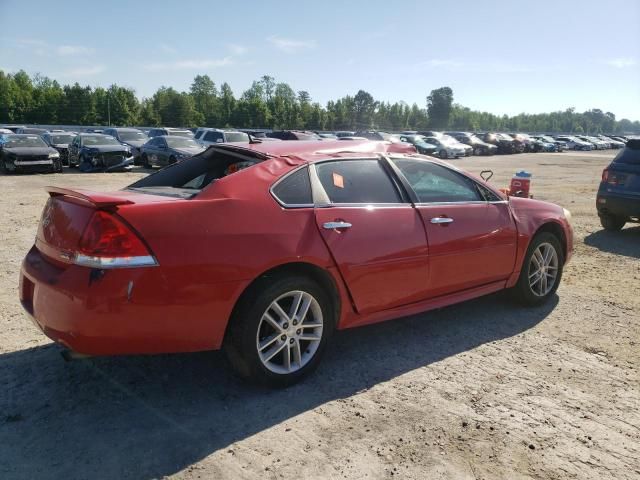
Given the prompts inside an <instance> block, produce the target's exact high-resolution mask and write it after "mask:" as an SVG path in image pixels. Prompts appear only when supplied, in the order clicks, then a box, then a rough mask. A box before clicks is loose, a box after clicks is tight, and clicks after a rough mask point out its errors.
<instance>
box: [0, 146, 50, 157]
mask: <svg viewBox="0 0 640 480" xmlns="http://www.w3.org/2000/svg"><path fill="white" fill-rule="evenodd" d="M4 151H5V152H7V153H12V154H14V155H17V156H22V155H48V154H50V153H58V151H57V150H56V149H55V148H51V147H13V148H10V147H5V148H4Z"/></svg>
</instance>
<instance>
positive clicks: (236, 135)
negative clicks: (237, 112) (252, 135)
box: [224, 132, 249, 142]
mask: <svg viewBox="0 0 640 480" xmlns="http://www.w3.org/2000/svg"><path fill="white" fill-rule="evenodd" d="M224 136H225V137H226V139H227V142H248V141H249V135H248V134H246V133H243V132H225V134H224Z"/></svg>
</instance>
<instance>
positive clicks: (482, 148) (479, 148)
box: [446, 132, 498, 155]
mask: <svg viewBox="0 0 640 480" xmlns="http://www.w3.org/2000/svg"><path fill="white" fill-rule="evenodd" d="M446 134H447V135H449V136H450V137H453V138H455V139H456V140H457V141H458V142H460V143H463V144H465V145H469V146H470V147H471V148H473V154H474V155H493V154H495V153H497V152H498V147H496V146H495V145H492V144H490V143H487V142H483V141H482V140H480V139H479V138H478V137H477V136H476V135H475V134H473V133H469V132H447V133H446Z"/></svg>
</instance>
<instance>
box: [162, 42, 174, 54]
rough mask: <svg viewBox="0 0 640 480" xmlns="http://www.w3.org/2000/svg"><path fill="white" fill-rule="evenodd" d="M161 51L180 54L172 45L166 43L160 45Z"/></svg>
mask: <svg viewBox="0 0 640 480" xmlns="http://www.w3.org/2000/svg"><path fill="white" fill-rule="evenodd" d="M160 50H162V51H163V52H164V53H178V50H177V49H175V48H173V47H172V46H171V45H167V44H166V43H161V44H160Z"/></svg>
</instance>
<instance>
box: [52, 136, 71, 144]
mask: <svg viewBox="0 0 640 480" xmlns="http://www.w3.org/2000/svg"><path fill="white" fill-rule="evenodd" d="M73 137H74V135H51V137H49V138H51V143H55V144H59V143H71V141H72V140H73Z"/></svg>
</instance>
